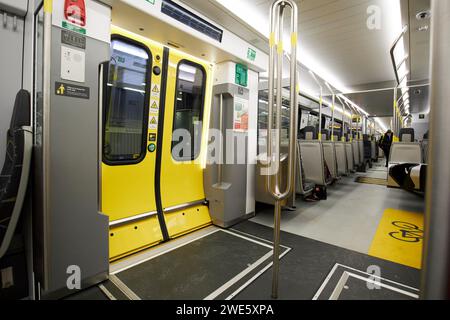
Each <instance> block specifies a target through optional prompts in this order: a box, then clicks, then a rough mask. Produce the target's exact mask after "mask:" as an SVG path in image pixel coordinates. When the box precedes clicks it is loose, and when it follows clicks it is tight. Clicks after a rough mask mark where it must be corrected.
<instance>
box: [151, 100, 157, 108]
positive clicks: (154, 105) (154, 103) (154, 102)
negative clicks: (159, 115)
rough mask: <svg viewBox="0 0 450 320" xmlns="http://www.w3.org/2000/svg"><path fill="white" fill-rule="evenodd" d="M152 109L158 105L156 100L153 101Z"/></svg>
mask: <svg viewBox="0 0 450 320" xmlns="http://www.w3.org/2000/svg"><path fill="white" fill-rule="evenodd" d="M152 109H158V105H157V104H156V101H153V104H152Z"/></svg>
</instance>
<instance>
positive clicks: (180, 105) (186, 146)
mask: <svg viewBox="0 0 450 320" xmlns="http://www.w3.org/2000/svg"><path fill="white" fill-rule="evenodd" d="M205 80H206V76H205V70H204V69H203V68H202V67H201V66H199V65H195V64H193V63H189V62H181V63H180V64H179V66H178V77H177V89H176V90H177V91H176V96H175V112H174V123H173V138H174V139H173V140H174V141H173V142H172V156H173V158H174V159H175V160H177V161H192V160H194V159H196V158H197V157H198V156H199V154H200V149H201V139H202V123H201V121H202V119H203V106H204V100H205ZM180 146H181V147H180Z"/></svg>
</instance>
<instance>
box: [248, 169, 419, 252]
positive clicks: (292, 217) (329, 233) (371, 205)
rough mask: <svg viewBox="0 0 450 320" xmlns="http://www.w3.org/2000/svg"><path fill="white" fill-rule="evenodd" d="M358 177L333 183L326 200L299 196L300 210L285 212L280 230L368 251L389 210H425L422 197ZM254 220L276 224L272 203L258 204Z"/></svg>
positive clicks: (270, 224) (266, 224)
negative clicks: (360, 180)
mask: <svg viewBox="0 0 450 320" xmlns="http://www.w3.org/2000/svg"><path fill="white" fill-rule="evenodd" d="M370 174H371V171H370V170H369V171H368V173H366V174H361V176H368V175H370ZM356 176H357V175H352V176H350V177H343V178H342V179H340V180H339V181H338V182H337V183H336V184H335V185H333V186H330V187H329V188H328V200H326V201H320V202H316V203H309V202H304V201H303V200H302V199H301V198H300V197H298V198H297V209H296V210H295V211H293V212H292V211H285V212H283V214H282V221H281V230H283V231H286V232H290V233H293V234H296V235H299V236H303V237H306V238H310V239H314V240H317V241H322V242H326V243H329V244H332V245H337V246H339V247H342V248H346V249H349V250H353V251H358V252H361V253H364V254H367V253H368V252H369V249H370V246H371V244H372V240H373V238H374V236H375V234H376V231H377V229H378V226H379V223H380V221H381V218H382V217H383V214H384V211H385V210H386V209H400V210H405V211H411V212H424V200H423V199H421V198H419V197H417V196H415V195H413V194H411V193H408V192H406V191H404V190H400V189H389V188H387V187H384V186H378V185H369V184H361V183H356V182H355V181H354V180H355V177H356ZM252 221H253V222H256V223H259V224H262V225H265V226H268V227H273V206H266V205H259V206H258V209H257V215H256V217H255V218H253V219H252Z"/></svg>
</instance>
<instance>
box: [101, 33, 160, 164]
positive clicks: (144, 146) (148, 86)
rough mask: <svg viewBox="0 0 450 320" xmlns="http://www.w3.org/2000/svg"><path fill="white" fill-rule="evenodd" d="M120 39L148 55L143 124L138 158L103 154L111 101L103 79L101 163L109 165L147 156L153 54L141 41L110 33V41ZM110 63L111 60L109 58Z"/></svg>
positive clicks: (128, 162)
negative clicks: (111, 158)
mask: <svg viewBox="0 0 450 320" xmlns="http://www.w3.org/2000/svg"><path fill="white" fill-rule="evenodd" d="M115 40H117V41H122V42H124V43H126V44H130V45H133V46H136V47H138V48H140V49H143V50H144V51H145V52H146V53H147V55H148V61H147V68H146V75H145V83H146V87H145V96H144V105H143V108H144V114H143V117H144V119H143V126H142V143H141V155H140V157H139V158H137V159H135V160H110V159H108V158H107V157H106V155H105V141H106V139H105V138H106V121H107V112H106V111H107V106H109V105H110V103H111V95H110V94H108V81H109V79H107V81H105V88H106V90H104V92H106V97H105V103H104V105H103V130H102V131H103V137H102V144H103V145H102V161H103V163H105V164H106V165H109V166H127V165H137V164H139V163H141V162H142V161H144V159H145V158H146V156H147V153H148V150H147V136H148V131H149V128H148V126H149V121H150V120H149V117H150V94H151V93H150V92H151V87H152V75H153V74H152V68H153V55H152V52H151V50H150V48H149V47H148V46H147V45H145V44H144V43H141V42H139V41H136V40H134V39H131V38H127V37H125V36H122V35H120V34H113V35H111V43H112V42H113V41H115ZM110 63H111V60H110ZM109 66H110V64H109V65H108V77H109V70H110V68H109Z"/></svg>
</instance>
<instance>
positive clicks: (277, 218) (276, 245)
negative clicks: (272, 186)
mask: <svg viewBox="0 0 450 320" xmlns="http://www.w3.org/2000/svg"><path fill="white" fill-rule="evenodd" d="M280 222H281V201H276V202H275V215H274V226H273V230H274V234H273V239H274V240H273V280H272V298H273V299H278V278H279V270H280Z"/></svg>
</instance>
